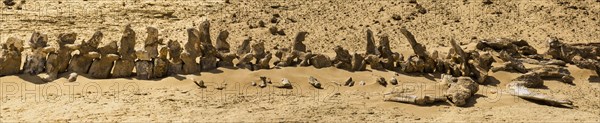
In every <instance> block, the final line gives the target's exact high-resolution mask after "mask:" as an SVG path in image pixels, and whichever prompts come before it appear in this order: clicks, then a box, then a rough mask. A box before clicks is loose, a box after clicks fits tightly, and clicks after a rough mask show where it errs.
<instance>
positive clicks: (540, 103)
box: [522, 98, 573, 109]
mask: <svg viewBox="0 0 600 123" xmlns="http://www.w3.org/2000/svg"><path fill="white" fill-rule="evenodd" d="M522 99H523V98H522ZM524 100H527V101H529V102H532V103H535V104H538V105H545V106H551V107H557V108H565V109H573V107H568V106H565V105H561V104H556V103H551V102H546V101H541V100H533V99H524Z"/></svg>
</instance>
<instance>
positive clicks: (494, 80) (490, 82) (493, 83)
mask: <svg viewBox="0 0 600 123" xmlns="http://www.w3.org/2000/svg"><path fill="white" fill-rule="evenodd" d="M485 81H486V82H487V85H491V86H498V85H499V84H500V80H498V79H497V78H496V77H494V76H488V77H487V78H486V79H485Z"/></svg>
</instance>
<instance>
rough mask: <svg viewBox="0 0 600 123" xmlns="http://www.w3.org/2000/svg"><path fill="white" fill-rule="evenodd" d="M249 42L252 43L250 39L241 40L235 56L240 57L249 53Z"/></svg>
mask: <svg viewBox="0 0 600 123" xmlns="http://www.w3.org/2000/svg"><path fill="white" fill-rule="evenodd" d="M250 41H252V37H246V38H245V39H244V40H242V45H240V46H239V47H238V48H237V52H236V53H237V55H238V56H242V55H243V54H246V53H250V51H251V50H252V49H251V47H250Z"/></svg>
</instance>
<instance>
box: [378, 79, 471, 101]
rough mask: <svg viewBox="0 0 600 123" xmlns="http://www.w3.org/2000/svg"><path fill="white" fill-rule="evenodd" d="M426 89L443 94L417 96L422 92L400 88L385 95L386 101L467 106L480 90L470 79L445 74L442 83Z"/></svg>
mask: <svg viewBox="0 0 600 123" xmlns="http://www.w3.org/2000/svg"><path fill="white" fill-rule="evenodd" d="M426 88H435V89H440V90H441V91H443V93H441V94H439V95H436V94H415V93H414V92H415V91H421V90H415V89H414V88H413V89H410V88H405V87H404V86H398V87H395V88H394V89H393V90H392V91H390V92H388V93H386V94H384V100H385V101H394V102H402V103H410V104H417V105H429V104H433V103H435V102H443V101H448V102H450V103H451V104H453V105H455V106H465V105H466V103H467V100H468V99H469V98H471V97H472V96H473V95H474V94H475V93H477V91H478V90H479V87H478V84H477V83H476V82H475V81H473V80H472V79H471V78H469V77H457V78H453V77H452V76H450V75H445V74H442V80H441V82H439V83H437V84H435V85H427V87H426Z"/></svg>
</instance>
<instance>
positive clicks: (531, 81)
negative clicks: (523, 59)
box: [512, 72, 544, 88]
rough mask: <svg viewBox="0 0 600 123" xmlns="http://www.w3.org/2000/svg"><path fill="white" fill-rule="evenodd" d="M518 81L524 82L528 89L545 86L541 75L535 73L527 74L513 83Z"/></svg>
mask: <svg viewBox="0 0 600 123" xmlns="http://www.w3.org/2000/svg"><path fill="white" fill-rule="evenodd" d="M516 81H519V82H522V83H523V86H525V87H528V88H535V87H542V86H544V80H542V78H541V77H540V75H539V74H537V73H535V72H528V73H525V74H523V75H521V76H519V77H517V78H515V79H513V80H512V82H516Z"/></svg>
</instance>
